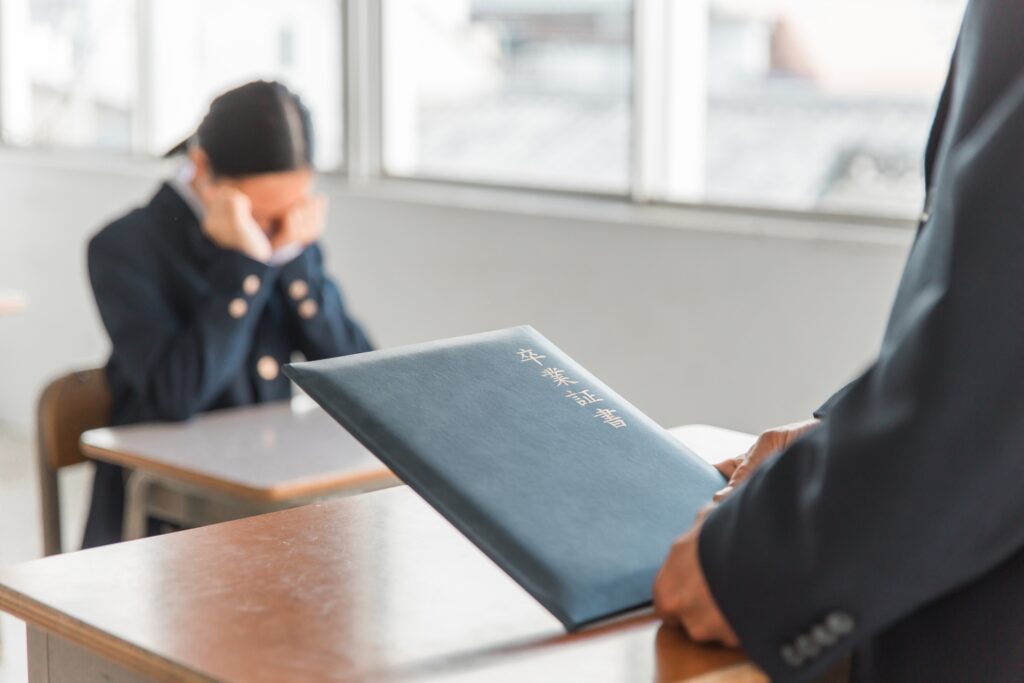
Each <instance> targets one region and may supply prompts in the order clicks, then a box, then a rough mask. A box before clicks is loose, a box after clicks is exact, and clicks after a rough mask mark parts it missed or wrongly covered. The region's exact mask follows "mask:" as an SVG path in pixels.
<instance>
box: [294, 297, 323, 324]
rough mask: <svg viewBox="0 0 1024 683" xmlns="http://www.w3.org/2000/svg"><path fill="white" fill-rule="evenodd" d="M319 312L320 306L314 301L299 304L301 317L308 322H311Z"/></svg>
mask: <svg viewBox="0 0 1024 683" xmlns="http://www.w3.org/2000/svg"><path fill="white" fill-rule="evenodd" d="M319 310H320V304H318V303H317V302H315V301H313V300H312V299H306V300H305V301H303V302H302V303H301V304H299V315H300V316H302V317H303V318H304V319H306V320H309V319H311V318H312V317H313V316H315V315H316V314H317V311H319Z"/></svg>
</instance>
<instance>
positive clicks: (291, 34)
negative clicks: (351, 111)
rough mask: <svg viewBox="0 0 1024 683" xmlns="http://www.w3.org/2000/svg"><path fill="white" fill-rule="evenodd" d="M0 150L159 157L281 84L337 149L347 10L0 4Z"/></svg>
mask: <svg viewBox="0 0 1024 683" xmlns="http://www.w3.org/2000/svg"><path fill="white" fill-rule="evenodd" d="M0 2H2V4H0V9H2V12H3V14H2V22H0V27H2V30H3V35H2V36H0V38H2V40H0V46H2V53H0V65H2V72H0V74H2V81H0V83H2V87H3V90H2V95H3V97H2V102H3V111H2V114H3V116H2V120H3V138H4V140H5V141H6V142H9V143H13V144H19V145H28V144H33V145H45V146H50V145H59V146H71V147H89V148H96V149H102V150H115V151H122V152H128V151H137V152H143V153H147V154H153V155H160V154H162V153H164V152H165V151H166V150H168V149H170V148H171V147H173V146H174V145H175V144H176V143H178V142H180V141H181V140H182V139H184V138H185V137H186V136H188V135H190V134H191V133H193V132H194V131H195V129H196V126H197V125H198V124H199V121H200V120H201V119H202V116H203V114H204V113H205V111H206V108H207V106H208V104H209V102H210V100H211V99H213V97H215V96H216V95H217V94H219V93H220V92H222V91H224V90H227V89H229V88H231V87H232V86H235V85H240V84H242V83H244V82H246V81H250V80H253V79H257V78H265V79H279V80H281V81H283V82H284V83H286V84H287V85H288V86H289V87H291V88H292V89H293V90H295V91H296V92H298V93H299V94H300V95H301V96H302V98H303V100H304V101H305V102H306V104H307V105H308V106H309V108H310V110H311V112H312V115H313V120H314V125H315V128H316V137H317V162H318V164H319V165H320V167H321V168H336V167H338V166H339V165H340V163H341V149H342V122H343V115H342V94H341V86H342V76H341V69H342V52H341V35H342V17H341V2H340V0H292V1H291V2H287V3H284V2H277V1H276V0H174V2H161V1H157V0H0Z"/></svg>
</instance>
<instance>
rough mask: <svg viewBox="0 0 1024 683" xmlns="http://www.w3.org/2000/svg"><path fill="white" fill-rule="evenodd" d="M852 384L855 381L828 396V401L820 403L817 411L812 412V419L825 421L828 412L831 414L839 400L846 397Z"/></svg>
mask: <svg viewBox="0 0 1024 683" xmlns="http://www.w3.org/2000/svg"><path fill="white" fill-rule="evenodd" d="M854 384H856V380H854V381H853V382H850V383H849V384H847V385H846V386H844V387H843V388H842V389H840V390H839V391H837V392H836V393H834V394H832V395H831V396H829V397H828V400H827V401H825V402H824V403H822V404H821V405H820V406H818V409H817V410H815V411H814V417H816V418H818V419H819V420H823V419H825V417H827V416H828V414H829V412H831V410H832V408H833V407H834V406H835V405H836V404H837V403H839V402H840V401H841V400H843V396H845V395H846V392H848V391H849V390H850V388H851V387H852V386H853V385H854Z"/></svg>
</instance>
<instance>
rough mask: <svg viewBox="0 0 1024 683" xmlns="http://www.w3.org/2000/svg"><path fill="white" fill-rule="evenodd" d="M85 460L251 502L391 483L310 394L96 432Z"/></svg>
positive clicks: (85, 447) (85, 442)
mask: <svg viewBox="0 0 1024 683" xmlns="http://www.w3.org/2000/svg"><path fill="white" fill-rule="evenodd" d="M82 451H83V452H84V453H85V454H86V455H88V456H89V457H91V458H95V459H97V460H104V461H107V462H112V463H115V464H117V465H123V466H125V467H130V468H132V469H138V470H142V471H145V472H152V473H154V474H159V475H163V476H169V477H172V478H175V479H178V480H181V481H186V482H189V483H192V484H197V485H199V486H202V487H205V488H210V489H214V490H218V491H223V492H225V493H229V494H232V495H236V496H241V497H243V498H248V499H251V500H257V501H265V502H270V501H283V500H294V499H296V498H307V497H313V496H318V495H326V494H329V493H335V492H338V491H341V490H344V489H348V488H354V487H358V486H362V485H367V484H371V483H372V484H379V485H381V486H385V485H387V484H388V483H394V484H397V483H398V480H397V479H396V478H395V477H394V475H393V474H392V473H391V472H390V471H389V470H388V469H387V468H385V467H384V465H382V464H381V462H380V461H379V460H377V458H375V457H374V456H373V455H372V454H371V453H370V452H369V451H367V450H366V449H365V448H363V446H362V445H361V444H360V443H359V442H358V441H356V440H355V438H353V437H352V436H351V435H349V433H348V432H346V431H345V430H344V429H342V428H341V427H340V426H339V425H338V423H337V422H335V421H334V420H332V419H331V418H330V417H329V416H328V415H327V414H326V413H325V412H324V411H323V410H321V409H320V408H319V407H318V406H316V404H314V403H313V402H312V400H310V399H309V398H308V397H305V396H301V397H299V398H296V399H294V400H292V401H290V402H289V401H282V402H279V403H268V404H262V405H256V406H248V407H245V408H235V409H230V410H220V411H216V412H212V413H207V414H205V415H200V416H198V417H196V418H195V419H194V420H191V421H189V422H183V423H147V424H137V425H128V426H124V427H110V428H104V429H94V430H91V431H88V432H86V433H85V434H83V435H82Z"/></svg>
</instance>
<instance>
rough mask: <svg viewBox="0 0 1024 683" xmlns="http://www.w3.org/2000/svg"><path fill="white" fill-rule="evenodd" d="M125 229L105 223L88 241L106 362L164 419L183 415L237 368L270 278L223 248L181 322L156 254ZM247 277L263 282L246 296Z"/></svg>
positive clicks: (197, 407) (207, 400)
mask: <svg viewBox="0 0 1024 683" xmlns="http://www.w3.org/2000/svg"><path fill="white" fill-rule="evenodd" d="M112 227H116V224H115V226H112ZM130 232H131V231H129V230H111V229H110V228H108V229H107V230H104V231H103V232H101V233H100V234H99V235H97V236H96V237H95V238H93V240H92V241H91V242H90V243H89V250H88V266H89V278H90V280H91V282H92V288H93V293H94V294H95V297H96V303H97V306H98V307H99V311H100V316H101V317H102V319H103V323H104V325H105V326H106V328H107V332H108V333H109V334H110V339H111V343H112V347H113V348H112V350H111V362H112V363H116V364H118V365H119V366H120V367H121V368H122V369H123V370H124V371H125V372H124V374H125V375H126V377H127V379H128V381H130V382H131V383H132V389H133V391H135V392H136V393H137V394H138V395H139V396H140V397H143V398H144V400H146V402H147V403H149V404H150V405H152V406H154V407H155V409H156V411H157V412H158V414H159V415H158V416H159V417H160V418H161V419H167V420H184V419H188V418H189V417H191V416H192V415H194V414H196V413H197V412H200V411H202V410H204V409H205V408H206V407H207V406H208V404H209V403H210V402H211V401H213V400H214V399H215V398H216V397H217V396H218V395H219V394H220V392H221V391H222V390H223V388H224V387H225V385H226V384H227V383H228V382H229V381H230V379H231V378H232V377H233V376H234V375H235V374H237V373H238V371H239V368H240V366H241V365H242V364H243V363H244V361H245V358H246V355H247V353H248V349H249V344H250V342H251V340H252V335H253V330H254V328H255V326H256V323H257V321H258V320H259V317H260V313H261V311H262V310H263V308H264V306H265V305H266V302H267V300H268V298H269V296H270V294H271V293H272V291H273V286H274V282H273V279H272V278H270V277H268V275H269V274H270V272H269V269H268V268H267V266H265V265H264V264H261V263H259V262H257V261H253V260H251V259H249V258H247V257H245V256H243V255H242V254H239V253H237V252H233V251H220V252H219V253H218V254H217V256H216V258H215V259H214V260H213V261H212V263H211V266H210V271H209V273H208V275H209V282H210V283H211V289H210V292H209V295H208V297H207V298H206V299H205V301H204V303H203V305H202V306H201V307H200V308H198V309H197V310H195V311H191V312H190V318H189V320H188V321H187V322H181V321H180V320H179V316H178V314H177V313H176V312H175V311H174V310H173V308H172V306H171V304H170V302H169V301H168V299H167V296H166V294H165V293H164V292H163V291H162V290H161V286H160V283H159V282H158V280H157V275H156V272H157V268H156V265H157V264H156V259H155V257H154V256H153V255H151V254H147V250H146V248H145V246H144V245H143V246H142V248H139V247H140V245H139V244H137V243H136V242H137V240H133V239H131V238H130V236H129V234H128V233H130ZM250 275H254V276H256V277H257V278H259V283H260V286H259V290H258V291H256V292H255V294H251V295H250V294H246V293H245V292H244V291H243V281H244V280H245V279H246V278H247V277H248V276H250Z"/></svg>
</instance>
